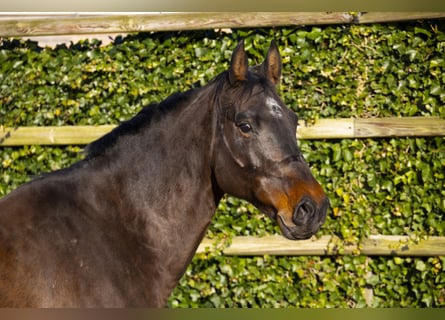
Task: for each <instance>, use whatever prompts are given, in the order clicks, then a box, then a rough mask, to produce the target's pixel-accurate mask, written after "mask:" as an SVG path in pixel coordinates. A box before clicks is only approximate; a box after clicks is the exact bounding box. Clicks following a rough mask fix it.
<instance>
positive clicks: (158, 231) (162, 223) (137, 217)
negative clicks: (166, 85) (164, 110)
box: [95, 93, 219, 295]
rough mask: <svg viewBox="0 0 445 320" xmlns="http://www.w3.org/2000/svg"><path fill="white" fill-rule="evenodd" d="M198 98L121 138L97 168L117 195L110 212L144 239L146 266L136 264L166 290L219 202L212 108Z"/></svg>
mask: <svg viewBox="0 0 445 320" xmlns="http://www.w3.org/2000/svg"><path fill="white" fill-rule="evenodd" d="M198 94H199V93H198ZM199 100H200V99H199V97H197V98H196V99H195V100H194V101H193V102H192V103H191V104H190V105H189V106H187V107H185V108H181V109H179V110H178V111H176V110H173V111H171V112H170V113H169V114H167V115H166V116H165V118H164V119H163V120H162V121H160V122H159V123H156V124H153V125H152V126H150V127H148V128H146V129H144V130H145V131H144V132H143V133H139V134H140V135H141V136H139V137H135V136H133V137H131V136H127V137H122V139H121V140H119V141H118V142H117V144H116V146H115V149H116V152H114V153H112V158H111V159H107V160H106V161H104V162H106V163H108V164H107V165H106V166H104V167H103V168H102V169H103V170H101V172H102V173H104V180H108V181H109V182H108V183H107V186H106V189H112V190H113V193H114V194H116V195H117V197H119V201H117V202H116V203H118V205H117V206H116V207H115V208H114V209H113V210H114V211H115V215H116V216H117V217H118V219H120V220H122V226H129V229H131V232H136V233H138V235H137V238H138V239H140V240H141V242H144V243H141V244H140V245H141V248H144V250H146V252H145V253H142V255H145V256H146V257H148V258H147V259H148V261H149V264H150V265H146V266H141V267H142V268H146V269H147V272H148V273H152V274H151V278H152V279H151V281H153V280H154V281H155V282H156V281H159V282H162V283H160V284H159V286H160V288H159V290H161V289H162V288H161V287H164V286H166V287H167V288H168V290H167V291H168V293H169V292H170V291H169V290H171V289H172V288H173V287H174V286H175V285H176V283H177V280H178V279H179V277H180V276H181V275H182V273H183V272H184V271H185V268H186V266H187V265H188V263H189V262H190V260H191V258H192V257H193V254H194V252H195V251H196V247H197V246H198V244H199V243H200V241H201V239H202V237H203V236H204V232H205V230H206V228H207V226H208V224H209V223H210V220H211V217H212V216H213V214H214V212H215V210H216V205H217V202H218V201H219V196H218V195H215V191H214V190H213V185H212V169H211V164H210V162H211V154H210V152H211V151H210V150H212V148H211V143H212V128H211V126H212V123H213V121H212V118H213V115H212V112H209V110H206V108H211V106H209V105H203V104H202V103H200V101H199ZM95 170H97V168H96V169H95ZM99 170H100V169H99ZM108 192H111V190H109V191H108ZM151 285H153V284H151ZM168 293H166V294H167V295H168Z"/></svg>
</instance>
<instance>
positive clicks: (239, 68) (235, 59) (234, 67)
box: [229, 40, 249, 84]
mask: <svg viewBox="0 0 445 320" xmlns="http://www.w3.org/2000/svg"><path fill="white" fill-rule="evenodd" d="M248 69H249V65H248V60H247V54H246V52H245V51H244V40H241V41H240V42H238V45H237V46H236V48H235V50H234V51H233V53H232V60H231V61H230V69H229V81H230V84H234V83H235V82H237V81H246V80H247V71H248Z"/></svg>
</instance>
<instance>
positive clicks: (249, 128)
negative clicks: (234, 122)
mask: <svg viewBox="0 0 445 320" xmlns="http://www.w3.org/2000/svg"><path fill="white" fill-rule="evenodd" d="M238 127H239V129H240V130H241V132H242V133H249V132H250V131H252V126H251V125H250V123H247V122H241V123H240V124H239V125H238Z"/></svg>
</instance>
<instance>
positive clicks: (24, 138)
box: [0, 125, 115, 146]
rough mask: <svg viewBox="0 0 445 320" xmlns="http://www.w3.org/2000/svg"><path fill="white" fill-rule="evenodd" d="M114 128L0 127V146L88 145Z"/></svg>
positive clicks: (108, 126)
mask: <svg viewBox="0 0 445 320" xmlns="http://www.w3.org/2000/svg"><path fill="white" fill-rule="evenodd" d="M114 127H115V126H113V125H102V126H63V127H18V128H6V127H2V126H0V146H22V145H34V144H36V145H76V144H81V145H82V144H88V143H90V142H91V141H93V140H95V139H97V138H99V137H101V136H102V135H104V134H105V133H107V132H110V131H111V130H112V129H113V128H114Z"/></svg>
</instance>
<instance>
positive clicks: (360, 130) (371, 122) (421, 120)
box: [354, 117, 445, 138]
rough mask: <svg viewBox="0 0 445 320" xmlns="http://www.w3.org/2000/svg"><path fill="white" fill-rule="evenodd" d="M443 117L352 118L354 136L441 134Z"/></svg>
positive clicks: (443, 130)
mask: <svg viewBox="0 0 445 320" xmlns="http://www.w3.org/2000/svg"><path fill="white" fill-rule="evenodd" d="M444 133H445V119H441V118H439V117H404V118H367V119H355V120H354V137H356V138H373V137H392V136H398V137H400V136H405V137H411V136H413V137H414V136H415V137H422V136H443V135H444Z"/></svg>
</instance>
